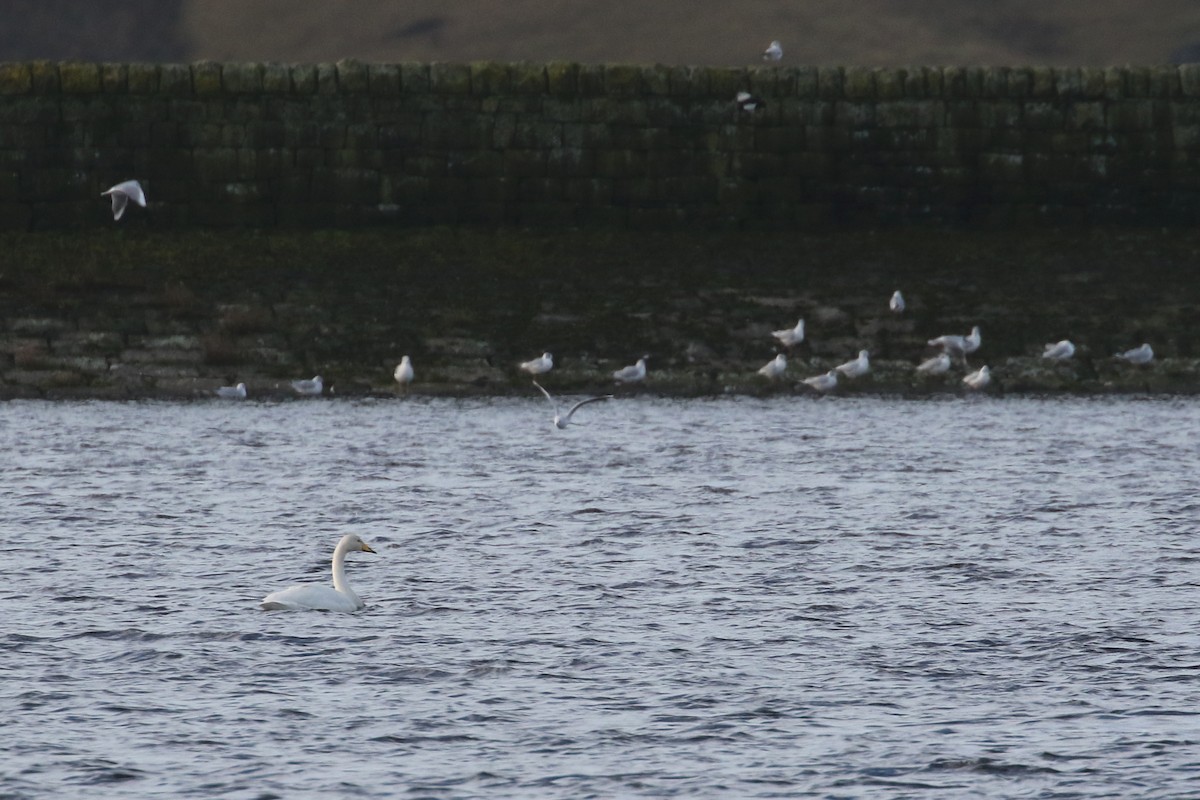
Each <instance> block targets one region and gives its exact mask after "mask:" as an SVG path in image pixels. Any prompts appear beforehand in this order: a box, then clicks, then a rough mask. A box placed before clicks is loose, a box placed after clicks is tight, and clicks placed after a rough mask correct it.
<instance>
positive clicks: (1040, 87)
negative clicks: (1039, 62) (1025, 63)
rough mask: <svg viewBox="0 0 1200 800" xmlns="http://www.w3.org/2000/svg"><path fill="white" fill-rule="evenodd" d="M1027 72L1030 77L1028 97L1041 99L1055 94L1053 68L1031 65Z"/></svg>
mask: <svg viewBox="0 0 1200 800" xmlns="http://www.w3.org/2000/svg"><path fill="white" fill-rule="evenodd" d="M1029 72H1030V77H1031V78H1032V84H1031V87H1030V92H1029V96H1030V97H1032V98H1036V99H1038V100H1043V99H1050V98H1052V97H1054V96H1055V91H1054V69H1053V68H1052V67H1032V68H1030V71H1029Z"/></svg>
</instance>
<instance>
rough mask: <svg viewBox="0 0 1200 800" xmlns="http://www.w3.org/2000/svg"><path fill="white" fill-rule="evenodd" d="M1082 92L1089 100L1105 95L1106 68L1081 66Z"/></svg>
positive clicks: (1080, 82)
mask: <svg viewBox="0 0 1200 800" xmlns="http://www.w3.org/2000/svg"><path fill="white" fill-rule="evenodd" d="M1079 85H1080V93H1081V94H1082V95H1083V96H1084V97H1086V98H1088V99H1089V100H1098V99H1100V98H1101V97H1103V96H1104V68H1103V67H1081V68H1080V70H1079Z"/></svg>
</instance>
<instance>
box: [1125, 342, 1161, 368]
mask: <svg viewBox="0 0 1200 800" xmlns="http://www.w3.org/2000/svg"><path fill="white" fill-rule="evenodd" d="M1116 357H1117V358H1123V359H1125V360H1126V361H1128V362H1129V363H1130V364H1149V363H1150V362H1151V361H1153V360H1154V349H1153V348H1152V347H1150V345H1149V344H1144V345H1142V346H1141V347H1135V348H1133V349H1132V350H1126V351H1125V352H1124V353H1117V356H1116Z"/></svg>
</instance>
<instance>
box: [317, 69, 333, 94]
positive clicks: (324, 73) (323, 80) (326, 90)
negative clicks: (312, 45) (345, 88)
mask: <svg viewBox="0 0 1200 800" xmlns="http://www.w3.org/2000/svg"><path fill="white" fill-rule="evenodd" d="M337 93H338V69H337V65H336V64H329V63H322V64H317V94H318V95H321V96H324V97H328V96H330V95H335V94H337Z"/></svg>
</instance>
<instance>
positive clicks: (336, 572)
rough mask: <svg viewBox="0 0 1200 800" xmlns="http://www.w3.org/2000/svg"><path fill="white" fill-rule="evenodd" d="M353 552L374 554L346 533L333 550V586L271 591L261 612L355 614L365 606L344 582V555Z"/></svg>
mask: <svg viewBox="0 0 1200 800" xmlns="http://www.w3.org/2000/svg"><path fill="white" fill-rule="evenodd" d="M356 550H361V551H362V552H364V553H374V552H375V551H374V550H372V549H371V545H369V544H367V543H366V542H364V541H363V540H362V539H360V538H358V537H357V536H355V535H354V534H353V533H348V534H346V535H345V536H343V537H342V538H341V540H339V541H338V543H337V547H336V548H334V550H333V586H326V585H324V584H320V583H304V584H300V585H299V586H291V587H289V588H287V589H283V590H281V591H278V592H272V593H271V594H269V595H267V596H266V597H264V598H263V599H262V608H263V610H264V611H295V610H305V609H307V610H312V611H342V612H345V613H349V612H352V611H358V610H359V609H360V608H362V607H363V605H364V603H363V601H362V600H361V599H360V598H359V596H358V595H357V594H355V593H354V590H353V589H351V588H350V584H349V583H348V582H347V581H346V554H347V553H352V552H354V551H356Z"/></svg>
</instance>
